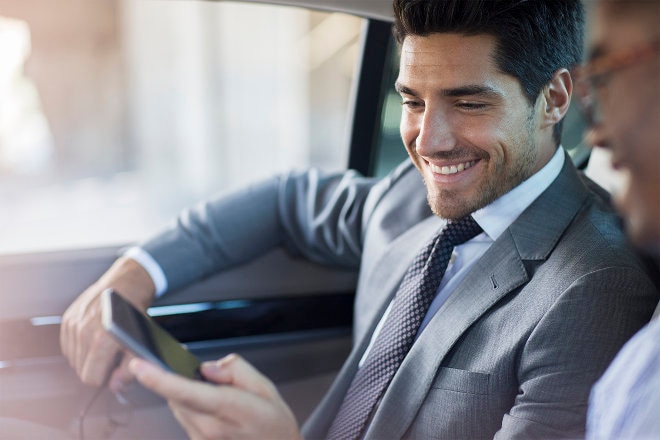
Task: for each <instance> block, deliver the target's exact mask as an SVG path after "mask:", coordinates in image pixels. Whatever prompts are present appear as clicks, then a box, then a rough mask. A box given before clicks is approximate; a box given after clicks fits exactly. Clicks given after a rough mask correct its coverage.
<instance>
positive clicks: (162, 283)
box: [123, 246, 167, 298]
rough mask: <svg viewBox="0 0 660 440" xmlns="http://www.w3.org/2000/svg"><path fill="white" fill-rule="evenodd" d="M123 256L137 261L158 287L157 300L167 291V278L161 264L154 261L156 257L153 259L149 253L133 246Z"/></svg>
mask: <svg viewBox="0 0 660 440" xmlns="http://www.w3.org/2000/svg"><path fill="white" fill-rule="evenodd" d="M123 256H124V257H128V258H130V259H132V260H134V261H136V262H137V263H138V264H139V265H140V266H142V267H143V268H144V270H146V271H147V273H148V274H149V276H150V277H151V281H153V283H154V286H156V298H158V297H159V296H161V295H162V294H163V293H165V291H167V278H165V273H164V272H163V269H162V268H161V267H160V264H158V263H157V262H156V260H154V257H152V256H151V255H150V254H149V253H148V252H147V251H145V250H144V249H142V248H140V247H137V246H133V247H131V248H128V250H127V251H126V252H124V253H123Z"/></svg>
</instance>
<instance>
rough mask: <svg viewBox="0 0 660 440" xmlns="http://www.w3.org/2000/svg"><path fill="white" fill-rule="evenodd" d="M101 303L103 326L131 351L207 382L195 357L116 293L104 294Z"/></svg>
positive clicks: (150, 360)
mask: <svg viewBox="0 0 660 440" xmlns="http://www.w3.org/2000/svg"><path fill="white" fill-rule="evenodd" d="M101 304H102V316H103V327H104V328H105V329H106V331H107V332H108V333H110V334H111V335H112V336H113V337H114V338H115V339H116V340H117V341H118V342H119V343H120V344H121V345H122V346H123V347H124V348H126V349H127V350H128V351H129V352H131V353H133V354H134V355H135V356H138V357H140V358H142V359H145V360H147V361H149V362H152V363H154V364H156V365H158V366H160V367H161V368H163V369H164V370H167V371H171V372H174V373H177V374H180V375H182V376H185V377H187V378H190V379H197V380H204V379H203V377H202V375H201V373H200V371H199V367H200V361H199V360H198V359H197V358H196V357H195V355H193V354H192V353H191V352H190V351H188V350H187V349H186V347H185V346H183V345H182V344H181V343H180V342H179V341H177V340H176V339H175V338H174V337H173V336H172V335H171V334H169V333H168V332H167V331H166V330H165V329H163V328H162V327H161V326H159V325H158V324H157V323H156V322H155V321H154V320H153V319H151V318H150V317H149V316H148V315H145V314H144V313H142V312H140V311H139V310H138V309H136V308H135V306H133V305H132V304H131V303H130V302H128V301H126V300H125V299H124V298H123V297H122V296H121V295H119V294H118V293H117V292H115V291H114V290H112V289H106V290H105V291H103V293H102V297H101Z"/></svg>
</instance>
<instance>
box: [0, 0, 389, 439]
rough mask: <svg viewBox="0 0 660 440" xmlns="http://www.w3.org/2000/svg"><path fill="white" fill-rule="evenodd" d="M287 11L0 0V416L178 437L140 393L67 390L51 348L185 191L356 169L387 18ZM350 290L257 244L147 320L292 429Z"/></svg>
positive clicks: (350, 278)
mask: <svg viewBox="0 0 660 440" xmlns="http://www.w3.org/2000/svg"><path fill="white" fill-rule="evenodd" d="M246 3H250V2H246ZM273 3H278V2H273ZM286 3H287V4H295V3H300V4H301V5H302V6H304V7H299V8H292V7H290V6H286V7H285V6H272V5H270V6H268V5H256V4H244V3H242V2H203V1H195V0H189V1H185V2H169V1H163V0H152V1H147V2H130V1H122V0H113V1H109V2H106V1H103V2H101V1H93V2H87V3H85V4H84V5H81V4H80V3H79V2H76V1H73V0H71V1H64V2H62V3H58V4H57V5H55V4H53V5H48V6H45V5H44V4H43V3H42V2H38V1H31V0H30V1H24V0H20V1H19V0H4V1H3V2H2V3H1V5H2V7H0V17H1V21H0V24H1V26H0V31H1V32H3V35H5V36H7V37H8V38H0V40H4V41H5V43H4V46H6V47H5V49H6V50H5V51H3V52H0V56H1V57H4V59H5V60H11V61H12V63H11V64H12V66H13V67H12V69H9V67H7V66H8V65H9V64H10V63H9V62H6V63H5V62H3V63H0V64H3V65H5V66H6V68H5V69H4V70H5V72H4V73H6V76H5V77H8V76H12V77H13V78H14V79H13V80H11V81H10V80H6V81H5V84H4V85H6V86H7V87H6V88H5V89H3V90H4V93H5V94H4V96H3V98H5V99H2V100H0V101H1V102H3V103H4V104H5V105H4V107H2V111H4V113H2V112H0V115H2V117H3V118H4V120H2V119H0V122H2V124H0V126H1V127H3V128H2V129H0V155H1V156H2V158H3V159H0V165H1V166H0V168H1V169H2V181H3V182H4V185H3V188H2V189H1V190H0V191H1V192H2V195H1V197H2V202H1V203H2V204H3V207H4V209H3V211H4V212H5V213H7V215H6V216H5V217H6V219H5V221H4V222H3V227H2V230H3V231H4V232H3V233H1V234H0V235H2V239H0V241H2V242H3V243H4V245H0V286H1V287H0V289H1V290H0V417H8V418H19V419H27V420H31V421H35V422H38V423H40V424H45V425H49V426H52V427H55V428H57V429H63V430H67V431H69V432H73V433H76V432H78V431H79V429H80V428H81V425H80V414H81V413H84V415H85V417H84V420H83V425H82V427H83V431H82V432H83V434H86V435H88V436H89V435H90V433H98V432H99V431H98V430H100V429H103V426H105V424H107V423H108V420H110V419H112V418H113V417H115V416H117V414H118V416H117V417H123V416H125V415H126V416H130V417H132V418H133V419H137V420H139V421H140V423H139V424H138V423H132V424H131V425H132V427H131V428H120V431H119V432H117V433H116V435H117V436H118V437H122V436H134V437H148V438H155V437H157V438H167V437H171V438H178V437H180V436H181V435H183V434H182V432H181V430H180V429H179V428H178V427H177V425H176V423H175V422H174V421H173V420H172V418H171V417H169V416H167V415H166V414H167V412H168V410H167V407H166V405H165V404H164V402H162V401H161V400H159V399H158V398H156V397H155V396H153V395H151V394H149V393H147V392H145V391H144V390H141V389H139V388H137V387H135V388H132V389H131V390H130V392H129V396H128V397H129V400H130V401H131V409H130V411H129V410H127V408H126V407H122V406H121V405H119V406H117V403H116V401H115V398H114V396H112V395H110V394H109V393H105V392H104V393H102V394H101V395H100V396H96V391H95V390H94V389H91V388H89V387H85V386H83V385H81V384H80V382H79V381H78V379H77V378H76V376H75V374H74V373H73V370H71V369H70V368H69V366H68V364H67V363H66V361H65V359H64V358H63V357H62V356H61V353H60V349H59V340H58V333H59V323H60V319H61V315H62V313H63V312H64V310H65V309H66V308H67V307H68V305H69V304H70V303H71V302H72V301H73V299H74V298H75V297H76V296H77V295H78V294H80V293H81V292H82V291H83V290H84V289H85V288H86V287H88V286H89V285H90V284H91V283H93V282H94V280H96V279H97V278H98V277H99V276H100V275H101V274H102V273H103V272H104V271H105V270H106V269H107V268H108V267H109V266H110V264H111V263H112V261H113V260H114V259H115V258H116V257H117V255H119V254H120V253H121V252H122V250H123V249H124V248H125V247H126V246H128V245H131V244H134V243H136V242H138V241H139V240H140V239H142V238H144V237H146V236H148V235H149V234H150V233H152V232H153V231H154V230H156V229H158V228H159V227H162V226H164V225H165V222H166V221H167V220H166V218H168V217H172V216H173V215H174V214H175V213H176V212H177V211H179V210H180V209H182V208H183V207H185V206H187V205H190V204H191V203H194V202H195V201H196V200H201V199H203V198H205V197H209V196H210V195H212V194H213V193H215V192H217V191H230V190H232V189H234V188H237V187H240V186H242V185H245V184H247V183H249V182H250V181H254V180H259V179H261V178H264V177H265V176H266V175H270V174H273V173H276V172H280V171H285V170H287V169H289V168H303V167H309V166H316V167H319V168H322V169H325V170H328V171H337V170H341V169H345V168H347V167H349V166H350V167H354V168H357V169H361V170H362V171H363V172H365V173H369V172H370V167H371V163H370V161H371V159H372V158H371V156H372V153H371V151H372V146H373V145H374V143H375V139H376V136H377V133H376V131H375V127H376V126H377V124H378V122H379V118H380V116H379V114H378V113H377V112H374V111H373V108H378V106H379V105H378V102H379V101H380V100H381V87H380V83H381V81H380V80H376V81H374V78H383V80H385V79H386V77H385V76H384V75H383V68H384V66H385V64H386V62H387V60H388V59H389V58H388V57H390V55H391V51H390V50H389V49H390V46H391V42H390V36H389V35H390V31H389V24H388V23H387V22H386V21H382V20H377V19H373V18H371V19H366V18H363V17H358V16H356V15H350V14H345V13H344V14H340V13H336V12H335V11H334V10H336V9H337V6H338V4H337V2H329V1H328V2H318V4H316V2H309V1H307V2H304V1H303V2H295V1H294V2H291V1H289V2H286ZM324 3H325V4H324ZM346 3H347V5H348V6H349V8H348V9H347V11H348V12H352V13H358V14H362V16H364V13H365V11H356V10H354V9H355V8H353V9H351V7H350V3H351V2H346ZM387 3H388V2H382V4H381V5H380V6H376V7H375V10H376V12H369V11H367V12H366V13H367V14H370V15H371V16H378V14H381V16H382V15H385V16H386V15H387V12H385V13H383V10H384V11H388V10H389V8H383V7H382V5H383V4H387ZM310 6H312V7H314V9H308V7H310ZM328 6H330V10H328ZM319 8H321V9H324V10H325V11H324V12H319V11H318V9H319ZM378 9H380V12H378ZM9 37H10V38H9ZM10 43H11V44H10ZM0 70H2V69H0ZM16 78H18V79H16ZM367 79H368V80H367ZM6 90H10V92H7V91H6ZM10 104H11V106H12V107H13V110H11V111H10V110H8V108H9V107H8V106H9V105H10ZM365 109H371V110H369V111H364V110H365ZM9 113H11V115H10V116H11V118H13V119H10V116H7V115H8V114H9ZM30 136H32V139H27V140H26V138H29V137H30ZM310 145H312V146H311V147H310ZM19 147H21V148H23V149H24V150H23V151H22V152H20V151H19V152H18V153H17V151H18V148H19ZM12 154H14V156H12ZM355 282H356V274H355V273H354V272H351V271H346V270H336V269H330V268H326V267H321V266H318V265H315V264H312V263H309V262H305V261H300V260H293V259H291V258H290V257H289V256H287V255H286V254H285V253H284V252H282V251H276V252H273V253H271V254H269V255H265V256H263V258H261V259H259V260H258V261H255V262H253V263H250V264H248V265H247V266H244V267H240V268H237V269H235V270H231V271H228V272H226V273H222V274H219V275H218V276H215V277H212V278H209V279H205V280H202V281H201V282H199V283H197V284H195V285H193V286H189V287H188V288H186V289H184V290H183V291H178V292H173V293H171V294H168V295H166V296H164V297H163V298H161V299H159V300H158V301H157V302H156V303H155V304H154V307H152V308H151V309H150V311H149V312H150V314H151V315H152V316H154V318H155V319H156V320H157V321H158V322H160V323H161V324H162V325H164V326H165V327H166V328H167V329H168V330H169V331H171V332H172V333H173V334H174V335H175V336H177V337H178V338H179V339H180V340H181V341H182V342H184V343H186V344H187V345H188V347H189V348H190V349H191V350H192V351H193V352H194V353H195V354H196V355H198V356H199V357H200V358H202V359H215V358H218V357H221V356H223V355H225V354H227V353H230V352H237V353H240V354H241V355H243V356H244V357H246V358H247V359H248V360H249V361H251V362H253V363H254V364H255V366H257V368H259V369H260V370H261V371H262V372H264V373H265V374H266V375H268V376H269V377H270V378H272V379H273V380H274V381H275V383H276V384H277V386H278V389H279V390H280V392H281V393H282V395H283V396H284V398H285V399H286V400H287V401H288V402H289V403H290V404H291V406H292V408H293V410H294V412H295V414H296V416H297V417H298V419H299V420H300V421H301V422H302V421H303V420H304V419H305V418H306V416H307V415H308V414H309V413H310V411H311V410H312V408H313V407H314V405H315V404H316V403H317V402H318V400H319V399H320V397H321V396H322V394H323V392H324V390H325V389H326V388H327V387H328V386H329V384H330V382H331V380H332V378H333V377H334V374H335V373H336V371H337V370H338V368H339V367H340V365H341V363H342V361H343V359H344V358H345V356H346V355H347V353H348V351H349V349H350V340H351V338H350V329H351V319H352V315H351V313H352V297H353V292H354V286H355ZM94 398H95V400H92V399H94ZM120 424H121V423H120ZM136 426H137V427H136ZM121 429H124V431H121ZM122 432H123V434H122Z"/></svg>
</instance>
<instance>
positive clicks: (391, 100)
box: [371, 41, 590, 177]
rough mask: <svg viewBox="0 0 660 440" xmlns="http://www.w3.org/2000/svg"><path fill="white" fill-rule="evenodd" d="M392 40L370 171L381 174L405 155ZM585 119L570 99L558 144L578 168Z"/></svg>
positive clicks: (583, 156) (584, 152)
mask: <svg viewBox="0 0 660 440" xmlns="http://www.w3.org/2000/svg"><path fill="white" fill-rule="evenodd" d="M397 50H398V49H397V46H396V44H395V43H394V42H393V41H391V42H390V54H389V56H388V61H387V69H386V71H385V72H384V79H383V90H382V91H381V97H382V98H381V99H382V105H381V108H382V110H381V115H380V126H379V128H378V131H377V133H378V135H377V136H376V141H375V143H376V144H375V148H374V158H375V160H374V161H373V164H372V170H371V174H372V175H374V176H379V177H380V176H384V175H385V174H387V173H388V172H390V171H391V170H392V169H393V168H394V167H395V166H396V165H397V164H399V163H400V162H401V161H403V160H404V159H405V158H407V157H408V154H407V153H406V150H405V148H404V146H403V144H402V143H401V137H400V135H399V120H400V118H401V97H400V96H399V94H398V93H397V92H396V90H394V82H395V81H396V78H397V76H398V71H399V65H398V61H399V59H398V52H397ZM584 128H585V123H584V119H583V118H582V117H581V115H580V112H579V110H578V109H577V106H576V101H575V100H573V102H572V103H571V107H570V108H569V111H568V113H567V115H566V117H565V118H564V128H563V134H562V145H563V147H564V148H565V149H566V151H568V154H569V155H570V156H571V159H572V160H573V163H575V164H576V165H577V166H578V167H580V168H582V167H584V166H585V165H586V162H587V160H588V157H589V152H590V149H589V148H588V147H587V145H586V144H585V143H584V142H583V133H584Z"/></svg>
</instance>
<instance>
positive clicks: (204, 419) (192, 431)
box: [168, 401, 233, 440]
mask: <svg viewBox="0 0 660 440" xmlns="http://www.w3.org/2000/svg"><path fill="white" fill-rule="evenodd" d="M168 404H169V407H170V409H171V410H172V414H174V417H175V418H176V419H177V421H178V422H179V424H180V425H181V426H182V427H183V429H184V430H185V431H186V434H188V437H190V439H191V440H195V439H208V438H218V437H219V434H220V433H223V434H226V433H227V426H228V425H227V424H225V423H222V422H221V421H220V420H219V419H218V418H216V417H214V416H213V415H208V414H205V413H200V412H195V411H191V410H190V409H189V408H187V407H185V406H182V405H179V404H177V403H174V402H172V401H170V402H168ZM226 437H227V438H230V436H226ZM232 438H233V437H232Z"/></svg>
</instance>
